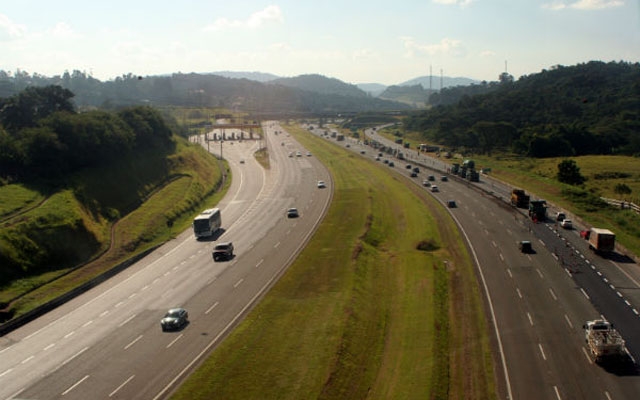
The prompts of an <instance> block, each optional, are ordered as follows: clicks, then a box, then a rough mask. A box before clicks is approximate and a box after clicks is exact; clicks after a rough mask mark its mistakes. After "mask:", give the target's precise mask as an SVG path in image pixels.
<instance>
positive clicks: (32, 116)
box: [0, 85, 75, 133]
mask: <svg viewBox="0 0 640 400" xmlns="http://www.w3.org/2000/svg"><path fill="white" fill-rule="evenodd" d="M72 98H73V93H72V92H71V91H69V90H67V89H63V88H62V87H60V86H54V85H51V86H46V87H29V88H27V89H25V90H23V91H22V92H20V93H18V94H16V95H15V96H12V97H10V98H8V99H6V100H4V101H2V103H0V122H2V124H3V125H4V127H5V128H6V129H7V131H9V132H11V133H13V132H17V131H19V130H20V129H22V128H30V127H35V126H37V124H38V121H40V120H41V119H43V118H45V117H47V116H49V115H51V114H53V113H54V112H58V111H68V112H75V109H74V105H73V103H72V102H71V99H72Z"/></svg>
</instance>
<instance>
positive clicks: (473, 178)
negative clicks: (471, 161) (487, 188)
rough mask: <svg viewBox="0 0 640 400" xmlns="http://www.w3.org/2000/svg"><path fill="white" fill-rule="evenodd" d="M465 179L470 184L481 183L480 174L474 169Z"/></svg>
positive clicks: (469, 171) (470, 170)
mask: <svg viewBox="0 0 640 400" xmlns="http://www.w3.org/2000/svg"><path fill="white" fill-rule="evenodd" d="M464 177H465V179H467V180H468V181H470V182H480V173H478V171H476V170H475V169H473V168H471V169H468V170H467V172H466V174H465V176H464Z"/></svg>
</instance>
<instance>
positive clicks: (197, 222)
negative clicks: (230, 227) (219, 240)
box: [193, 208, 222, 238]
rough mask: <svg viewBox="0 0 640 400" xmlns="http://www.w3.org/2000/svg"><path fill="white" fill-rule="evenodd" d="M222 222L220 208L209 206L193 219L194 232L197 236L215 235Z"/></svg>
mask: <svg viewBox="0 0 640 400" xmlns="http://www.w3.org/2000/svg"><path fill="white" fill-rule="evenodd" d="M221 224H222V218H221V216H220V209H219V208H209V209H207V210H204V211H203V212H201V213H200V214H199V215H198V216H197V217H196V218H195V219H194V220H193V233H194V234H195V235H196V238H200V237H206V236H211V235H213V234H214V233H215V232H216V231H217V230H218V229H220V225H221Z"/></svg>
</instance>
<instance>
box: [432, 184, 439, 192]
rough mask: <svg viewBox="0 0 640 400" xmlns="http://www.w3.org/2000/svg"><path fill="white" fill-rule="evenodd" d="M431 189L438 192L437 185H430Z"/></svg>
mask: <svg viewBox="0 0 640 400" xmlns="http://www.w3.org/2000/svg"><path fill="white" fill-rule="evenodd" d="M431 191H432V192H439V191H440V189H438V187H437V186H436V185H431Z"/></svg>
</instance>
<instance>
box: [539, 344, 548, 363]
mask: <svg viewBox="0 0 640 400" xmlns="http://www.w3.org/2000/svg"><path fill="white" fill-rule="evenodd" d="M538 348H539V349H540V354H542V359H543V360H545V361H547V356H545V355H544V349H543V348H542V343H538Z"/></svg>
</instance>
